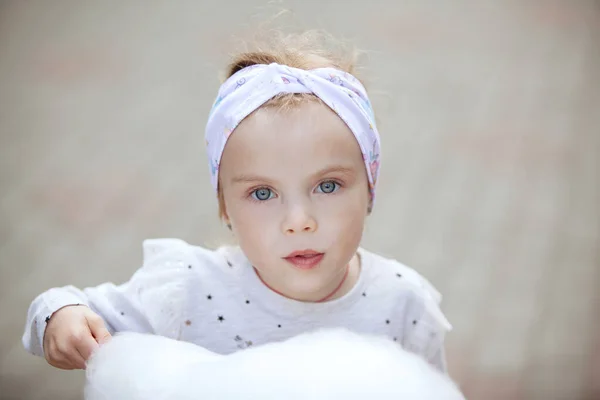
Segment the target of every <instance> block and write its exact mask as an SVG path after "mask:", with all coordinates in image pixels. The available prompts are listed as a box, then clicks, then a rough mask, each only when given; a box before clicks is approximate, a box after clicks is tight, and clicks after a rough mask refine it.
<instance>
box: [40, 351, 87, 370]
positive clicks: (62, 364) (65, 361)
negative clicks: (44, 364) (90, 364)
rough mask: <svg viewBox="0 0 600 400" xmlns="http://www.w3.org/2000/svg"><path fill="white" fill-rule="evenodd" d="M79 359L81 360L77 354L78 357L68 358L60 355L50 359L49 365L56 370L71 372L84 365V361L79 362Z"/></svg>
mask: <svg viewBox="0 0 600 400" xmlns="http://www.w3.org/2000/svg"><path fill="white" fill-rule="evenodd" d="M72 358H75V360H72ZM78 358H81V356H80V355H79V354H77V357H66V356H62V355H60V356H58V357H52V358H51V359H49V360H48V364H50V365H52V366H53V367H56V368H60V369H66V370H71V369H76V368H80V366H79V365H84V362H83V360H81V361H79V360H78Z"/></svg>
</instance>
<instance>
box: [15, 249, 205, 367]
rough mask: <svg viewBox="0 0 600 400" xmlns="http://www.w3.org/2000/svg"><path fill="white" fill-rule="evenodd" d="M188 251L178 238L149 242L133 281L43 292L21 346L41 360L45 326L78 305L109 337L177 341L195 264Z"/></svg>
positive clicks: (33, 307) (29, 317) (30, 313)
mask: <svg viewBox="0 0 600 400" xmlns="http://www.w3.org/2000/svg"><path fill="white" fill-rule="evenodd" d="M190 247H191V246H189V245H188V244H187V243H185V242H184V241H182V240H178V239H152V240H146V241H144V244H143V253H144V257H143V258H144V262H143V266H142V267H141V268H140V269H138V270H137V271H136V272H135V273H134V275H133V276H132V278H131V279H130V280H129V281H127V282H125V283H123V284H120V285H115V284H113V283H110V282H108V283H103V284H101V285H99V286H95V287H88V288H85V289H78V288H76V287H73V286H65V287H59V288H52V289H50V290H48V291H46V292H44V293H42V294H40V295H39V296H37V297H36V298H35V299H34V300H33V302H32V303H31V305H30V307H29V311H28V314H27V322H26V326H25V332H24V334H23V338H22V342H23V346H24V347H25V349H26V350H27V351H29V352H30V353H32V354H34V355H38V356H43V355H44V349H43V341H44V333H45V330H46V324H47V323H48V321H50V319H51V318H52V315H53V314H54V313H55V312H56V311H58V310H60V309H61V308H63V307H66V306H69V305H75V304H80V305H83V306H87V307H89V308H90V309H91V310H92V311H94V312H95V313H97V314H98V315H99V316H100V317H102V319H103V320H104V322H105V324H106V326H107V328H108V330H109V331H110V332H111V334H114V333H115V332H121V331H133V332H140V333H154V334H160V335H163V336H167V337H171V338H177V337H178V335H179V329H180V322H181V318H180V316H181V314H182V312H183V309H184V307H185V304H184V303H185V294H186V290H185V289H186V285H187V282H188V279H187V277H188V276H187V274H186V272H187V271H188V267H189V266H190V265H191V264H193V263H195V262H197V261H195V259H194V255H193V251H192V250H191V249H190Z"/></svg>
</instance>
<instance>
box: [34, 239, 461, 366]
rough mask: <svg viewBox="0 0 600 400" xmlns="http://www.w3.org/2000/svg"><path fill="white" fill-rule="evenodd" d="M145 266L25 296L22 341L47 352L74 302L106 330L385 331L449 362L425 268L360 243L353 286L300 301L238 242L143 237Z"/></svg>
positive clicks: (239, 334) (225, 342) (189, 333)
mask: <svg viewBox="0 0 600 400" xmlns="http://www.w3.org/2000/svg"><path fill="white" fill-rule="evenodd" d="M143 250H144V262H143V266H142V267H141V268H140V269H139V270H138V271H136V273H135V274H134V275H133V277H132V278H131V279H130V280H129V281H127V282H125V283H124V284H121V285H115V284H113V283H104V284H101V285H99V286H96V287H90V288H86V289H83V290H80V289H77V288H75V287H73V286H66V287H62V288H53V289H50V290H48V291H46V292H44V293H42V294H41V295H39V296H38V297H37V298H36V299H35V300H34V301H33V303H32V304H31V306H30V308H29V312H28V317H27V325H26V328H25V333H24V335H23V345H24V346H25V348H26V349H27V350H28V351H29V352H31V353H33V354H35V355H39V356H43V338H44V331H45V328H46V323H47V321H48V320H49V319H50V317H51V316H52V314H53V313H54V312H55V311H57V310H59V309H60V308H62V307H64V306H67V305H71V304H83V305H87V306H88V307H90V308H91V309H92V310H93V311H94V312H96V313H98V314H99V315H100V316H101V317H102V318H103V319H104V321H105V322H106V325H107V327H108V329H109V331H110V332H111V333H114V332H120V331H133V332H141V333H152V334H157V335H162V336H166V337H169V338H172V339H176V340H182V341H186V342H191V343H194V344H196V345H199V346H202V347H204V348H206V349H208V350H210V351H212V352H215V353H219V354H230V353H233V352H236V351H239V350H241V349H246V348H248V347H250V346H258V345H261V344H265V343H270V342H275V341H281V340H285V339H288V338H291V337H293V336H296V335H298V334H300V333H303V332H307V331H312V330H315V329H318V328H330V327H343V328H347V329H349V330H352V331H354V332H357V333H368V334H375V335H383V336H387V337H389V338H390V339H391V340H393V341H396V342H397V343H398V344H399V345H401V346H402V347H403V348H405V349H406V350H409V351H411V352H413V353H416V354H419V355H421V356H422V357H423V358H424V359H425V360H427V361H428V362H430V363H431V364H433V365H435V366H437V367H438V368H439V369H440V370H442V371H445V370H446V365H445V356H444V347H443V345H444V337H445V334H446V332H447V331H449V330H450V329H451V326H450V324H449V323H448V321H447V320H446V318H445V317H444V315H443V313H442V312H441V310H440V308H439V302H440V300H441V296H440V295H439V293H438V292H437V291H436V290H435V289H434V288H433V286H431V284H429V282H427V280H425V279H424V278H423V277H422V276H421V275H419V274H418V273H417V272H415V271H414V270H413V269H411V268H408V267H406V266H404V265H402V264H400V263H399V262H397V261H395V260H390V259H386V258H383V257H381V256H378V255H376V254H373V253H371V252H369V251H366V250H364V249H362V248H359V250H358V251H359V254H360V256H361V265H362V268H361V272H360V276H359V278H358V281H357V283H356V285H355V286H354V287H353V288H352V289H351V290H350V292H348V293H347V294H345V295H344V296H343V297H340V298H338V299H335V300H332V301H328V302H324V303H305V302H300V301H295V300H291V299H288V298H286V297H283V296H281V295H279V294H277V293H275V292H273V291H271V290H270V289H269V288H267V287H266V286H265V285H264V284H263V283H262V282H261V281H260V279H259V278H258V277H257V275H256V273H255V271H254V269H253V268H252V266H251V265H250V263H249V261H248V259H247V258H246V257H245V255H244V254H243V253H242V251H241V250H240V249H239V248H238V247H221V248H219V249H217V250H208V249H205V248H202V247H198V246H192V245H190V244H188V243H186V242H184V241H182V240H179V239H152V240H146V241H144V244H143Z"/></svg>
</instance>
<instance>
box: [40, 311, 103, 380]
mask: <svg viewBox="0 0 600 400" xmlns="http://www.w3.org/2000/svg"><path fill="white" fill-rule="evenodd" d="M110 337H111V336H110V333H109V332H108V330H107V329H106V326H105V325H104V321H103V320H102V318H101V317H100V316H99V315H98V314H96V313H94V312H93V311H92V310H90V309H89V308H88V307H86V306H79V305H78V306H67V307H64V308H61V309H60V310H58V311H56V312H55V313H54V314H53V315H52V318H50V320H49V321H48V326H47V327H46V332H45V333H44V356H45V357H46V361H48V363H49V364H50V365H52V366H54V367H56V368H61V369H85V362H86V361H87V359H88V358H89V357H90V355H91V354H92V352H93V351H94V350H95V349H96V348H97V347H98V344H102V343H104V342H106V341H108V340H109V339H110Z"/></svg>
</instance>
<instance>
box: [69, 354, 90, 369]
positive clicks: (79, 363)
mask: <svg viewBox="0 0 600 400" xmlns="http://www.w3.org/2000/svg"><path fill="white" fill-rule="evenodd" d="M85 360H86V358H85V357H84V356H83V355H82V354H81V352H79V351H78V350H75V351H74V352H73V353H72V354H71V355H70V357H69V362H70V364H71V365H73V366H74V367H75V368H78V369H85Z"/></svg>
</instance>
